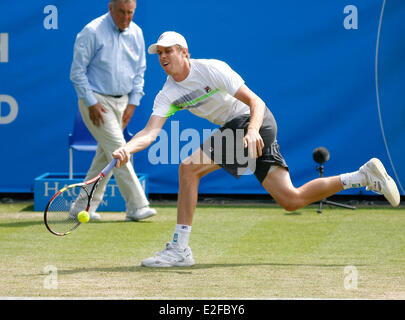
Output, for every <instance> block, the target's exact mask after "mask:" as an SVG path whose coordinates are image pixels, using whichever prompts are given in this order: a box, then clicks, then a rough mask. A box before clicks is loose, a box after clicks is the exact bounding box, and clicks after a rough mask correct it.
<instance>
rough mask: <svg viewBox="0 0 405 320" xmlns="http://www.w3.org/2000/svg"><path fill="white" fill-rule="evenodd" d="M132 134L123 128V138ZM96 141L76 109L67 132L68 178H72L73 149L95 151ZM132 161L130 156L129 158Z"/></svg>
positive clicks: (127, 139)
mask: <svg viewBox="0 0 405 320" xmlns="http://www.w3.org/2000/svg"><path fill="white" fill-rule="evenodd" d="M132 137H133V134H132V133H130V132H129V131H128V127H126V128H125V129H124V138H125V140H126V141H129V140H131V138H132ZM96 150H97V141H96V139H94V137H93V135H92V134H91V133H90V131H89V130H88V129H87V127H86V125H85V124H84V122H83V119H82V115H81V114H80V111H79V110H77V112H76V116H75V120H74V123H73V132H72V133H70V134H69V179H73V151H80V152H96ZM131 161H132V158H131Z"/></svg>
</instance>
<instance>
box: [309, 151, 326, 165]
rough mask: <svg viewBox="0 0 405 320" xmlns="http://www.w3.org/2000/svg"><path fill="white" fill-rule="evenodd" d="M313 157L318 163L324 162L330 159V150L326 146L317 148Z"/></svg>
mask: <svg viewBox="0 0 405 320" xmlns="http://www.w3.org/2000/svg"><path fill="white" fill-rule="evenodd" d="M312 157H313V158H314V160H315V162H316V163H319V164H322V163H324V162H326V161H328V160H329V151H328V149H326V148H325V147H319V148H316V149H315V150H314V151H313V152H312Z"/></svg>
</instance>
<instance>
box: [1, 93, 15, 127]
mask: <svg viewBox="0 0 405 320" xmlns="http://www.w3.org/2000/svg"><path fill="white" fill-rule="evenodd" d="M3 102H5V103H7V104H8V105H9V107H10V111H9V112H8V114H4V113H5V112H4V111H3V112H2V103H3ZM17 115H18V103H17V101H16V100H15V99H14V98H13V97H12V96H8V95H4V94H0V124H9V123H11V122H13V121H14V120H15V119H16V118H17Z"/></svg>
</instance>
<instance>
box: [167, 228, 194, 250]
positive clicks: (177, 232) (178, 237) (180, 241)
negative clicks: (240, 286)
mask: <svg viewBox="0 0 405 320" xmlns="http://www.w3.org/2000/svg"><path fill="white" fill-rule="evenodd" d="M190 233H191V226H187V225H185V224H176V228H175V229H174V234H173V240H172V242H173V244H175V245H178V246H179V247H180V248H187V247H188V240H189V239H190Z"/></svg>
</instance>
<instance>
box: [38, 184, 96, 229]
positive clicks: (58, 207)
mask: <svg viewBox="0 0 405 320" xmlns="http://www.w3.org/2000/svg"><path fill="white" fill-rule="evenodd" d="M93 187H94V184H91V185H86V186H72V187H67V188H66V190H65V191H63V192H61V193H60V194H59V195H58V196H57V197H55V199H53V201H52V202H51V203H50V205H49V207H48V210H47V212H46V224H47V226H48V228H49V229H51V230H52V231H53V232H54V233H57V234H60V235H63V234H66V233H68V232H70V231H71V230H73V229H75V228H76V227H77V226H78V225H79V224H80V223H79V221H78V220H77V215H78V214H79V212H80V211H83V210H86V209H87V205H88V199H89V193H90V191H91V189H92V188H93Z"/></svg>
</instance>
